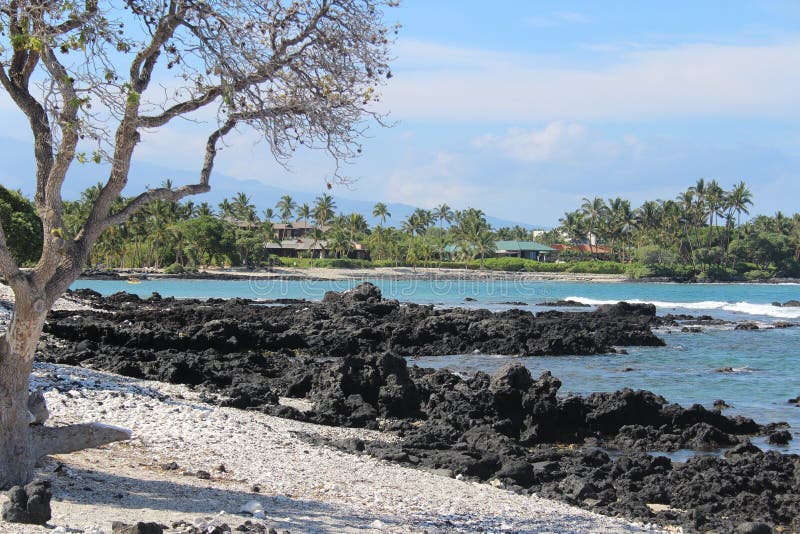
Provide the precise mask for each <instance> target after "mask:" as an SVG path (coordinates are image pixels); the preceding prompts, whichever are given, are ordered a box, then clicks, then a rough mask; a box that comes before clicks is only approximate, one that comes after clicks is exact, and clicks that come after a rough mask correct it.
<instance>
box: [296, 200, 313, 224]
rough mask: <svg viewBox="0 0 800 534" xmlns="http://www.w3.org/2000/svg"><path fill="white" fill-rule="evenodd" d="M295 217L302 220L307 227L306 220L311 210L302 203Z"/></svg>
mask: <svg viewBox="0 0 800 534" xmlns="http://www.w3.org/2000/svg"><path fill="white" fill-rule="evenodd" d="M297 217H299V218H300V219H303V221H304V222H305V223H306V226H308V219H309V218H310V217H311V208H310V207H309V205H308V204H307V203H305V202H303V205H302V206H300V207H299V208H298V209H297Z"/></svg>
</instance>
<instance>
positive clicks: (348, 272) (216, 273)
mask: <svg viewBox="0 0 800 534" xmlns="http://www.w3.org/2000/svg"><path fill="white" fill-rule="evenodd" d="M118 272H120V274H121V275H122V276H126V275H129V274H130V273H131V271H127V270H120V271H118ZM142 274H145V275H146V276H148V277H153V278H158V277H170V275H165V274H163V272H161V271H156V272H144V273H142ZM198 275H199V276H201V277H209V278H213V277H221V278H225V277H237V278H238V277H241V278H275V279H292V280H294V279H308V280H376V279H383V280H411V279H419V280H520V281H526V280H527V281H561V282H623V281H625V280H627V279H628V278H627V277H626V276H625V275H622V274H587V273H535V272H513V271H490V270H475V269H446V268H432V267H425V268H423V267H418V268H416V269H413V268H411V267H375V268H370V269H331V268H321V267H312V268H299V267H275V268H273V269H272V270H269V271H268V270H263V269H260V270H247V269H244V268H242V267H231V268H225V269H218V268H208V269H201V270H200V271H199V273H198ZM179 276H180V277H185V278H192V277H193V275H192V274H184V275H179Z"/></svg>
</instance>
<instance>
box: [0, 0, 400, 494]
mask: <svg viewBox="0 0 800 534" xmlns="http://www.w3.org/2000/svg"><path fill="white" fill-rule="evenodd" d="M392 4H394V2H393V1H391V0H296V1H293V2H282V1H277V0H264V1H258V2H255V1H253V0H230V1H228V2H221V1H218V0H208V1H204V2H195V1H190V0H167V1H164V2H149V1H144V0H128V1H127V2H124V8H125V9H123V8H122V6H121V5H120V4H117V3H112V2H100V1H99V0H86V2H85V3H83V2H45V3H42V2H25V1H22V2H19V1H11V0H0V84H2V87H3V88H4V90H5V91H6V92H7V93H8V95H9V96H10V99H11V101H13V103H14V104H15V105H16V106H17V108H19V110H20V111H21V112H22V113H23V114H24V116H25V117H26V119H27V121H28V124H29V126H30V131H31V134H32V136H33V156H34V159H35V163H36V172H35V184H36V188H35V197H34V204H35V207H36V210H37V213H38V215H39V218H40V220H41V222H42V235H43V244H42V252H41V258H40V260H39V261H38V263H37V264H36V266H35V267H34V269H33V270H32V271H30V272H23V271H21V270H20V269H19V267H18V264H17V261H16V260H15V259H14V257H13V256H12V254H11V252H10V250H9V247H8V239H7V237H6V236H7V234H6V232H5V230H3V229H0V270H1V271H2V273H3V274H4V275H5V277H6V279H7V280H8V282H9V284H10V285H11V288H12V289H13V291H14V295H15V298H16V305H15V307H14V312H13V315H12V318H11V322H10V324H9V327H8V331H7V332H6V334H5V335H4V336H3V337H2V339H0V407H1V408H2V410H0V487H6V486H9V485H13V484H18V483H22V482H25V481H27V480H28V479H29V478H30V475H31V472H32V468H33V465H34V463H35V461H36V458H37V457H38V456H40V455H42V454H48V453H53V452H59V451H62V452H64V451H68V450H75V448H76V447H77V446H78V445H77V444H76V443H75V441H74V439H73V441H72V442H71V443H67V442H66V441H65V439H67V436H72V437H73V438H75V436H76V435H78V434H80V435H81V436H82V437H84V438H87V439H85V440H84V444H85V445H91V444H98V443H103V442H105V441H108V440H110V439H117V438H118V437H119V435H118V434H113V433H111V432H105V433H104V432H102V431H98V432H92V433H90V432H82V433H81V432H77V433H76V431H75V429H74V428H73V429H67V431H59V430H56V429H49V430H48V432H49V433H48V439H43V438H42V435H41V432H39V431H37V430H36V429H34V430H33V431H32V430H31V428H30V427H29V425H28V413H27V409H26V408H25V407H26V402H27V397H28V378H29V375H30V371H31V368H32V362H33V356H34V351H35V348H36V345H37V342H38V339H39V336H40V334H41V331H42V326H43V324H44V319H45V316H46V314H47V311H48V310H49V309H50V308H51V306H52V305H53V303H54V302H55V301H56V299H58V297H59V296H60V295H61V294H62V293H63V292H64V291H65V290H66V289H67V288H68V287H69V286H70V284H71V283H72V282H73V281H74V280H75V279H76V278H77V277H78V275H79V274H80V272H81V270H82V269H83V267H84V266H85V265H86V263H87V261H88V259H89V256H90V252H91V250H92V247H93V246H94V245H95V243H96V242H97V241H98V239H99V238H100V236H101V235H102V234H103V233H104V232H106V231H107V230H109V229H111V228H116V227H119V225H121V224H122V223H124V222H125V221H127V220H128V219H130V217H131V216H132V215H134V214H135V213H137V212H138V211H140V210H141V209H142V208H144V207H145V206H146V205H148V204H150V203H151V202H154V201H158V200H164V201H170V202H174V201H177V200H179V199H181V198H183V197H186V196H188V195H194V194H198V193H204V192H207V191H208V190H209V189H210V179H211V175H212V170H213V166H214V162H215V158H216V156H217V154H218V150H219V149H220V143H221V142H222V140H223V139H224V138H228V137H229V135H231V134H232V133H234V132H235V131H239V130H243V129H250V130H253V131H255V132H256V133H258V134H259V135H260V136H261V138H262V139H263V141H264V142H265V143H266V144H267V146H268V148H269V150H270V151H271V153H272V155H273V156H274V157H275V158H276V159H277V161H279V162H281V163H284V164H285V163H286V162H287V161H288V160H289V159H290V157H291V155H292V153H293V152H294V151H295V150H296V149H297V148H298V147H300V146H309V147H311V148H320V149H323V150H325V151H327V153H328V154H329V155H330V156H331V157H332V158H334V160H336V163H337V165H336V168H339V162H340V161H347V160H348V159H350V158H351V157H355V156H356V155H357V154H358V153H359V152H360V150H361V147H360V145H359V143H358V141H359V139H360V136H361V134H362V133H363V131H364V122H365V120H366V119H370V118H378V119H379V118H380V117H379V116H378V115H377V114H376V113H375V112H374V111H373V108H372V101H373V100H374V99H375V98H376V90H377V89H378V88H379V86H380V85H381V84H382V83H383V82H384V81H385V80H386V79H387V78H388V77H389V76H390V73H389V68H388V58H389V49H388V47H389V39H390V38H391V29H389V28H387V27H385V25H384V24H383V21H382V18H383V14H384V13H383V11H384V8H385V7H387V6H389V5H392ZM162 81H163V82H164V83H160V82H162ZM166 86H169V89H165V87H166ZM201 110H208V111H210V112H212V113H213V112H216V114H217V117H216V121H211V124H212V126H211V127H210V129H209V131H208V132H207V134H208V137H207V139H206V143H205V149H204V153H203V154H202V167H201V170H200V173H199V176H198V179H197V183H194V184H189V185H183V186H180V187H171V188H167V187H157V188H153V189H148V190H146V191H144V192H142V193H141V194H139V195H137V196H135V197H133V198H132V199H130V200H129V201H128V202H127V203H125V204H124V205H122V206H115V205H114V203H115V201H116V199H118V197H119V195H120V192H121V191H122V189H123V188H124V187H125V185H126V183H127V180H128V174H129V171H130V168H131V161H132V158H133V155H134V152H135V150H136V147H137V144H138V143H139V141H140V139H141V137H142V133H143V132H149V133H151V134H157V132H158V130H159V128H162V127H164V126H166V125H168V124H170V123H171V122H172V121H173V120H175V119H177V118H181V117H185V118H188V119H195V118H197V114H196V113H195V112H200V111H201ZM206 116H207V112H206ZM199 127H200V126H198V128H199ZM85 151H88V152H85ZM76 161H78V162H101V163H102V162H105V163H106V165H107V166H108V178H107V180H106V181H105V183H104V184H103V186H102V188H101V189H100V191H99V194H98V195H97V197H96V198H95V199H94V201H93V202H92V204H91V208H90V209H89V213H88V215H87V217H86V219H84V220H83V221H81V222H80V223H79V229H78V231H77V233H76V235H75V236H74V237H73V236H67V235H65V229H64V225H65V220H64V206H63V202H62V198H61V187H62V184H63V183H64V181H65V179H66V178H67V175H68V172H69V171H70V169H71V167H72V165H73V163H74V162H76ZM87 164H91V163H87ZM98 428H99V427H98ZM90 434H91V435H92V436H97V439H95V440H94V441H92V440H90V439H88V436H89V435H90Z"/></svg>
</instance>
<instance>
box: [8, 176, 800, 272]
mask: <svg viewBox="0 0 800 534" xmlns="http://www.w3.org/2000/svg"><path fill="white" fill-rule="evenodd" d="M163 186H164V187H167V188H171V187H172V184H171V183H170V182H169V181H167V182H166V183H165V184H163ZM98 192H99V186H97V187H93V188H90V189H88V190H87V191H85V192H84V194H83V196H82V198H81V200H79V201H77V202H68V203H66V204H65V223H66V224H65V226H66V228H65V232H66V233H67V234H70V235H74V234H75V232H76V231H77V230H78V229H79V228H80V226H81V225H82V224H83V221H84V220H85V218H86V216H87V215H88V206H89V205H90V204H91V202H92V201H93V199H94V198H95V197H96V195H97V194H98ZM127 202H129V199H123V198H119V199H117V202H116V204H115V207H114V209H115V210H120V209H123V208H124V206H125V205H126V204H127ZM12 204H13V208H10V207H4V206H12ZM751 204H752V198H751V194H750V191H749V190H748V189H747V187H746V186H745V184H744V183H743V182H742V183H740V184H738V185H737V186H736V187H734V188H733V189H732V190H731V191H725V190H723V189H722V188H720V187H719V185H718V184H717V183H716V182H715V181H711V182H709V183H706V182H705V181H704V180H699V181H698V182H697V183H696V184H695V185H694V186H692V187H690V188H689V189H687V190H686V191H685V192H684V193H681V194H680V195H678V197H677V199H676V200H667V201H661V200H657V201H647V202H644V203H643V204H642V205H641V206H640V207H638V208H636V209H633V208H632V207H631V203H630V202H629V201H627V200H624V199H621V198H615V199H609V200H608V201H605V200H603V199H600V198H592V199H589V198H585V199H584V200H583V204H582V206H581V207H580V208H579V209H577V210H575V211H571V212H567V213H565V214H564V217H562V218H561V220H560V222H561V225H560V226H559V227H558V228H555V229H553V230H550V231H547V232H538V233H536V234H535V237H534V233H533V232H531V231H529V230H526V229H525V228H522V227H520V226H515V227H513V228H499V229H497V230H493V229H492V228H491V227H490V225H489V224H488V222H487V221H486V216H485V214H484V213H483V212H482V211H481V210H478V209H474V208H467V209H465V210H452V209H451V208H450V207H449V206H448V205H447V204H441V205H440V206H437V207H436V208H435V209H433V210H430V211H429V210H424V209H417V210H415V211H414V212H413V213H412V214H411V215H410V216H408V217H407V218H405V219H404V220H402V221H400V222H399V224H398V225H397V226H387V224H386V223H387V221H389V220H390V219H391V217H392V215H391V213H390V212H389V209H388V207H387V206H386V204H384V203H381V202H379V203H377V204H376V205H375V207H374V209H373V211H372V215H373V216H374V217H376V218H378V219H379V220H380V223H379V224H377V225H375V226H373V227H370V226H369V225H368V223H367V220H366V219H365V217H364V216H363V215H362V214H359V213H349V214H343V213H339V214H337V213H336V209H337V206H336V202H335V200H334V199H333V197H332V196H331V195H328V194H323V195H321V196H320V197H318V198H317V199H316V200H315V201H314V202H313V203H312V205H308V204H302V205H298V204H297V202H295V201H294V199H292V197H291V196H289V195H284V196H283V197H281V199H280V200H279V201H278V203H277V204H276V205H275V207H274V209H271V208H270V209H267V210H265V211H264V213H263V214H262V215H261V216H259V215H258V214H257V213H256V208H255V205H254V204H253V202H252V199H251V198H250V197H249V196H247V195H246V194H244V193H238V194H237V195H235V196H234V198H230V199H225V200H223V201H222V202H221V203H220V204H219V206H218V209H217V210H215V209H214V208H212V207H211V206H209V205H208V204H206V203H202V204H199V205H196V204H194V203H193V202H191V201H188V202H169V201H158V202H155V203H153V204H151V205H150V206H149V207H148V208H147V209H145V210H143V211H141V212H139V213H138V214H136V215H135V216H134V217H133V218H132V219H131V220H130V221H128V222H127V223H125V224H124V225H122V226H119V227H114V228H110V229H109V230H108V231H107V232H106V233H105V234H103V236H102V237H101V238H100V239H99V241H98V244H97V246H96V247H95V250H94V252H93V254H92V258H91V262H92V263H93V264H102V265H105V266H107V267H123V268H130V267H136V268H141V267H156V268H158V267H161V266H164V265H168V266H169V267H168V268H167V270H168V272H172V273H180V272H183V270H189V269H197V268H200V267H205V266H238V265H246V266H266V265H279V266H287V267H299V268H308V267H331V268H372V267H401V266H407V267H412V268H416V267H449V268H459V269H487V270H494V271H517V272H542V273H589V274H624V275H627V276H628V277H629V278H633V279H641V278H653V277H657V278H669V279H674V280H687V281H688V280H709V281H729V280H745V281H759V280H768V279H770V278H773V277H775V276H800V262H799V261H798V259H800V214H796V215H794V217H792V218H789V217H786V216H784V215H783V214H781V213H777V214H776V215H775V216H773V217H767V216H763V215H760V216H757V217H754V218H752V219H750V220H748V221H746V222H742V221H741V218H742V215H748V208H749V206H750V205H751ZM10 214H13V216H14V218H15V221H19V222H18V223H17V228H20V233H19V235H20V236H34V237H38V241H36V239H34V238H31V237H25V238H22V239H18V240H17V241H16V242H15V241H12V246H13V244H16V246H17V247H22V248H19V251H18V252H17V253H18V254H26V256H24V257H25V258H26V260H27V261H34V256H35V252H34V250H38V249H37V248H36V247H37V246H38V247H41V245H40V243H41V236H40V235H38V234H37V233H36V232H35V231H33V232H32V230H31V228H32V226H31V225H32V224H33V223H34V222H35V221H38V219H37V218H36V217H35V215H34V212H33V207H32V205H31V203H30V202H29V201H28V200H26V199H24V198H23V197H22V196H21V195H19V194H18V193H12V192H9V191H5V190H2V195H0V216H2V217H4V219H3V223H4V224H8V225H9V227H13V226H11V225H12V223H11V222H10V221H9V222H7V221H8V219H9V217H10V216H11V215H10ZM276 216H277V217H279V218H280V222H281V223H282V225H280V226H278V227H277V229H276V227H275V224H274V223H273V219H274V218H275V217H276ZM32 217H33V219H31V218H32ZM294 221H301V222H303V223H305V224H306V225H308V226H310V229H309V230H308V232H307V233H306V234H305V235H304V236H303V237H302V241H303V242H305V243H306V245H308V246H307V247H306V248H305V249H303V250H301V251H299V253H298V255H299V257H278V256H275V255H272V256H270V254H269V253H268V250H267V246H269V247H271V250H272V251H273V252H275V251H276V250H278V251H279V250H280V248H279V247H276V246H275V245H273V243H278V244H279V243H280V242H281V240H288V242H291V241H292V240H291V239H289V237H290V236H291V234H290V233H289V229H288V228H285V224H286V223H292V222H294ZM26 232H27V233H26ZM14 235H17V234H14ZM292 239H294V240H295V241H297V238H296V237H295V238H292ZM501 240H509V241H538V242H541V243H546V244H555V243H562V244H565V246H567V247H568V248H566V249H565V250H562V251H561V252H559V254H558V261H557V262H547V263H545V262H539V261H535V260H530V259H525V258H516V257H494V247H495V243H496V241H501ZM37 243H39V244H38V245H37ZM23 249H24V251H23ZM309 249H310V250H314V251H315V252H314V253H312V252H311V251H310V250H309ZM287 250H288V249H287ZM367 253H368V254H367ZM288 255H289V254H288V253H287V254H285V255H284V254H281V256H288ZM365 258H369V259H365Z"/></svg>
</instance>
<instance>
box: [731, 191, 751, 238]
mask: <svg viewBox="0 0 800 534" xmlns="http://www.w3.org/2000/svg"><path fill="white" fill-rule="evenodd" d="M728 202H729V205H730V207H731V209H732V210H733V211H735V212H736V226H737V228H738V227H740V226H741V225H742V213H744V214H745V215H750V210H749V209H748V206H752V205H753V193H751V192H750V189H748V187H747V185H746V184H745V183H744V181H740V182H739V183H738V184H736V185H735V186H733V189H732V190H731V192H730V193H729V194H728Z"/></svg>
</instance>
